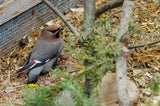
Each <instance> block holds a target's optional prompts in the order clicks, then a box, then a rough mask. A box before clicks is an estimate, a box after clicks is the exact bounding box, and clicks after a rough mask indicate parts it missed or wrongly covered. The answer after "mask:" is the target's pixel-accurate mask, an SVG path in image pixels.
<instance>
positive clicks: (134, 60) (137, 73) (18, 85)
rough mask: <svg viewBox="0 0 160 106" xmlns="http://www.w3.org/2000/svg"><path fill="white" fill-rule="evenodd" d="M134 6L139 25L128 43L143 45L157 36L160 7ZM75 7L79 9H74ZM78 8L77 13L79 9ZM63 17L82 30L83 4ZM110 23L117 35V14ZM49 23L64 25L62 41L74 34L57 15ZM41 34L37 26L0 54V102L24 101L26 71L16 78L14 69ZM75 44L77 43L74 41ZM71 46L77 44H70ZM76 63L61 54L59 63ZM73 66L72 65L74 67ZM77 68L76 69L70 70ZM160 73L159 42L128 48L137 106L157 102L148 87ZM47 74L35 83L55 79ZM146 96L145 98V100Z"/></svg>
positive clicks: (145, 0) (139, 0)
mask: <svg viewBox="0 0 160 106" xmlns="http://www.w3.org/2000/svg"><path fill="white" fill-rule="evenodd" d="M104 2H106V0H98V1H97V3H96V6H99V5H100V4H101V3H104ZM134 3H135V8H134V13H133V21H135V22H138V25H136V27H135V28H134V30H133V31H132V32H131V36H130V39H129V44H130V45H137V44H145V43H147V42H152V41H155V40H157V39H159V38H160V34H159V32H160V19H159V17H160V9H159V5H158V4H157V3H156V1H155V0H154V1H152V0H134ZM77 9H78V10H77ZM118 9H120V7H119V8H115V9H112V10H109V11H107V12H105V13H103V14H102V15H100V16H99V17H100V18H105V17H107V16H109V15H110V14H111V13H112V12H114V11H116V10H118ZM79 11H80V12H79ZM65 17H66V18H67V19H68V20H69V21H70V22H71V24H72V25H73V26H74V27H75V28H76V29H77V31H81V24H82V20H83V7H82V6H79V7H77V8H72V9H71V10H70V11H69V12H67V14H66V15H65ZM111 18H112V23H111V31H110V32H111V34H112V36H116V33H117V30H118V25H119V24H118V23H119V18H120V13H118V14H115V15H113V16H112V17H111ZM50 23H51V24H52V23H54V24H58V25H60V26H62V27H63V28H64V31H63V33H62V37H63V38H64V41H65V44H67V43H68V42H69V40H68V38H69V39H72V38H73V37H72V36H74V35H73V34H71V32H70V31H69V29H68V28H67V27H66V26H65V24H64V23H63V22H62V21H61V20H60V18H57V19H54V20H52V21H51V22H50ZM39 34H40V29H36V30H33V31H32V33H31V34H29V35H27V36H24V37H23V39H22V40H21V43H22V44H23V46H20V47H18V48H15V49H14V50H13V51H12V52H10V53H9V54H7V55H6V56H3V57H0V75H1V77H0V104H5V103H9V104H14V105H21V104H24V101H23V100H22V96H21V94H22V92H23V88H24V86H26V80H27V72H25V73H23V74H22V75H21V76H20V77H19V78H17V75H16V72H17V71H18V70H19V68H20V67H22V66H23V64H24V62H25V60H26V58H27V56H28V54H29V53H30V50H31V48H32V47H33V45H34V44H35V42H36V40H37V38H38V36H39ZM75 44H76V42H75ZM73 48H74V49H75V48H76V46H74V47H73ZM75 65H78V63H77V61H76V60H75V59H74V56H70V55H68V54H65V53H64V52H62V53H61V56H60V58H59V62H58V66H69V67H67V68H68V69H69V70H70V67H71V68H72V67H73V66H75ZM74 68H75V67H74ZM75 70H77V69H76V68H75V69H74V70H72V71H75ZM159 72H160V48H159V44H156V45H153V46H150V47H143V48H136V49H133V50H130V55H129V57H128V77H129V78H130V79H132V80H133V81H134V82H135V83H136V85H137V86H138V87H139V90H140V100H139V102H138V106H144V105H145V103H148V102H145V101H146V100H147V101H150V100H152V101H153V103H156V102H157V101H158V100H159V99H157V98H159V97H157V98H156V97H152V96H151V90H150V88H149V84H150V81H151V80H153V79H154V78H155V76H156V75H158V74H159ZM49 76H50V74H47V75H44V76H41V77H39V80H38V85H46V86H52V85H53V84H54V82H52V81H51V80H50V77H49ZM146 98H147V99H146Z"/></svg>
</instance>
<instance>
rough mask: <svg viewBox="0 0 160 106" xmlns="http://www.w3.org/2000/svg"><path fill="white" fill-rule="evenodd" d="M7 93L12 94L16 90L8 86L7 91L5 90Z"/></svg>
mask: <svg viewBox="0 0 160 106" xmlns="http://www.w3.org/2000/svg"><path fill="white" fill-rule="evenodd" d="M4 91H5V92H6V93H10V92H12V91H15V88H14V87H12V86H6V89H5V90H4Z"/></svg>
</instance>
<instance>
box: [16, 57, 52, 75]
mask: <svg viewBox="0 0 160 106" xmlns="http://www.w3.org/2000/svg"><path fill="white" fill-rule="evenodd" d="M50 60H51V58H48V57H43V56H42V57H40V58H36V59H32V61H30V62H29V63H28V64H25V65H24V66H23V68H21V69H20V70H19V71H18V72H17V74H20V73H22V72H24V71H26V70H31V69H33V68H36V67H39V66H42V65H44V64H45V63H47V62H49V61H50Z"/></svg>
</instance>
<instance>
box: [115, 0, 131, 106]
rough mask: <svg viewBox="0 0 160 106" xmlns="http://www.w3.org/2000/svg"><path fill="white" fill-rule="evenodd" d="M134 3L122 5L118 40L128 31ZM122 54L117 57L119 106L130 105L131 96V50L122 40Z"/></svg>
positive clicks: (125, 1)
mask: <svg viewBox="0 0 160 106" xmlns="http://www.w3.org/2000/svg"><path fill="white" fill-rule="evenodd" d="M133 7H134V3H133V1H131V0H124V3H123V6H122V15H121V19H120V25H119V30H118V33H117V41H119V42H120V41H121V39H122V37H123V35H124V34H125V33H126V32H128V28H129V22H130V19H131V16H132V12H133ZM125 35H126V34H125ZM120 45H121V54H120V56H119V57H117V59H116V79H117V91H118V99H119V106H129V98H128V91H127V63H126V56H127V55H128V52H129V50H128V49H127V47H126V46H125V45H126V44H125V43H124V42H120Z"/></svg>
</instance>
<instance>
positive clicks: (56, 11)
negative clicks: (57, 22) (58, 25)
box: [42, 0, 80, 35]
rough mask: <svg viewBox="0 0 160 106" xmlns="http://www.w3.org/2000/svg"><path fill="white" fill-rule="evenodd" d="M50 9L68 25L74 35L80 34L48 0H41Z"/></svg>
mask: <svg viewBox="0 0 160 106" xmlns="http://www.w3.org/2000/svg"><path fill="white" fill-rule="evenodd" d="M42 1H43V2H44V3H45V4H46V5H47V6H48V7H49V8H50V9H51V10H53V11H54V12H55V13H56V14H57V15H58V16H59V17H60V18H61V19H62V20H63V22H64V23H65V24H66V25H67V26H68V28H69V29H70V30H71V32H72V33H73V34H75V35H80V34H79V33H78V32H77V31H76V30H75V28H74V27H73V26H72V25H71V24H70V22H69V21H68V20H67V19H66V18H65V17H64V15H63V14H62V13H61V12H60V11H59V10H58V9H57V8H56V7H55V6H54V5H53V4H51V3H50V2H49V1H48V0H42Z"/></svg>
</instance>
